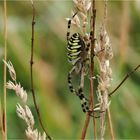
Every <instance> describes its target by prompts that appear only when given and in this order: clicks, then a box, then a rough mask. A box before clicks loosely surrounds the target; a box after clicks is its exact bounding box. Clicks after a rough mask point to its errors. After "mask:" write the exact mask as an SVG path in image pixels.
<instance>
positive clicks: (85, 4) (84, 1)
mask: <svg viewBox="0 0 140 140" xmlns="http://www.w3.org/2000/svg"><path fill="white" fill-rule="evenodd" d="M73 2H74V4H75V7H76V8H77V9H78V10H79V11H80V12H82V13H86V12H87V11H88V10H89V9H90V7H91V1H90V0H73Z"/></svg>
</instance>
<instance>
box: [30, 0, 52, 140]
mask: <svg viewBox="0 0 140 140" xmlns="http://www.w3.org/2000/svg"><path fill="white" fill-rule="evenodd" d="M31 4H32V11H33V17H32V38H31V59H30V73H31V91H32V96H33V102H34V105H35V109H36V112H37V115H38V119H39V122H40V125H41V127H42V129H43V130H44V132H45V133H46V135H47V138H48V139H49V140H51V139H52V138H51V137H50V136H49V134H48V132H47V130H46V129H45V127H44V125H43V122H42V119H41V115H40V111H39V108H38V106H37V101H36V96H35V90H34V83H33V63H34V62H33V60H34V57H33V56H34V25H35V7H34V3H33V1H32V0H31Z"/></svg>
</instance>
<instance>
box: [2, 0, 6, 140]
mask: <svg viewBox="0 0 140 140" xmlns="http://www.w3.org/2000/svg"><path fill="white" fill-rule="evenodd" d="M4 60H5V61H6V60H7V3H6V0H4ZM6 105H7V103H6V64H5V63H4V108H3V134H4V136H3V139H4V140H7V118H6Z"/></svg>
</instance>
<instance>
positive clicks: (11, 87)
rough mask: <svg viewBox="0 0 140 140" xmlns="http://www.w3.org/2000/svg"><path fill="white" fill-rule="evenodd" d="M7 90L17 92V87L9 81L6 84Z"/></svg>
mask: <svg viewBox="0 0 140 140" xmlns="http://www.w3.org/2000/svg"><path fill="white" fill-rule="evenodd" d="M6 88H8V89H12V90H15V89H16V85H15V84H14V83H13V82H12V81H8V82H7V84H6Z"/></svg>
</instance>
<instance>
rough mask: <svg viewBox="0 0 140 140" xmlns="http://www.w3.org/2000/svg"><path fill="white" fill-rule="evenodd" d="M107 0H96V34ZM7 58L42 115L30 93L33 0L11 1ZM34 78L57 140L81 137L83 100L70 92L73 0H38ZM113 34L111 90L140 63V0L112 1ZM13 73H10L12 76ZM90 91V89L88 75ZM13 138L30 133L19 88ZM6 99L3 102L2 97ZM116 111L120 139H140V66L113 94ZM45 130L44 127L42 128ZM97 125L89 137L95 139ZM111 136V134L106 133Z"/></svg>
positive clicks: (12, 104) (11, 99) (11, 109)
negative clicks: (22, 113) (19, 111)
mask: <svg viewBox="0 0 140 140" xmlns="http://www.w3.org/2000/svg"><path fill="white" fill-rule="evenodd" d="M103 4H104V3H103V1H97V3H96V9H97V21H96V27H97V28H96V34H97V35H98V34H99V28H100V26H101V20H102V19H103V7H104V5H103ZM7 9H8V12H7V15H8V16H7V18H8V60H10V61H11V62H12V63H13V65H14V68H15V70H16V73H17V79H18V81H19V82H20V83H21V84H22V85H23V87H24V89H26V90H27V92H28V96H29V98H28V100H29V101H28V105H29V106H30V107H31V110H32V111H33V114H34V117H35V119H36V127H37V128H39V123H38V120H37V115H36V112H35V108H34V105H33V101H32V96H31V92H30V63H29V62H30V49H31V21H32V8H31V4H30V1H27V0H24V1H22V0H19V1H16V0H15V1H14V0H9V1H7ZM35 9H36V24H35V51H34V55H35V58H34V62H35V63H34V66H33V67H34V83H35V91H36V97H37V102H38V105H39V108H40V112H41V116H42V119H43V122H44V125H45V127H46V128H47V129H48V131H49V134H50V135H51V136H52V137H54V138H55V139H56V138H57V139H62V138H63V139H70V138H72V139H74V138H79V137H80V135H81V132H82V127H83V124H84V120H85V114H84V113H83V112H82V109H81V107H80V102H79V99H77V98H76V97H75V96H73V95H71V94H70V92H69V89H68V84H67V73H68V71H69V70H70V68H71V65H70V64H69V63H68V61H67V56H66V32H67V21H66V20H65V18H66V17H70V15H71V10H72V9H73V5H72V1H70V0H44V1H42V0H36V1H35ZM3 23H4V22H3V1H0V98H1V99H2V98H3V62H2V59H3V50H4V48H3V44H4V36H3V27H4V25H3ZM107 28H108V33H109V36H110V39H111V42H112V46H113V51H114V57H113V60H112V63H111V65H112V69H113V81H112V88H111V89H110V91H112V90H113V89H114V88H115V87H116V85H117V84H118V83H119V82H120V81H121V79H122V78H123V77H124V75H125V74H126V73H127V72H128V71H131V70H132V69H133V68H134V67H135V66H136V65H137V64H139V63H140V61H139V60H140V1H139V0H137V1H136V0H133V1H124V0H122V1H118V0H117V1H116V0H115V1H114V0H111V1H109V2H108V21H107ZM8 79H9V77H7V81H8ZM85 91H86V94H87V96H88V94H89V80H88V78H87V79H86V83H85ZM7 92H8V93H7V119H8V120H7V126H8V138H9V139H19V138H25V134H24V133H23V131H24V130H25V127H26V126H25V124H24V121H22V120H21V119H20V118H18V117H17V115H16V112H15V110H16V102H19V100H18V98H17V96H16V95H15V93H14V92H11V91H9V90H8V91H7ZM2 102H3V101H2ZM111 113H112V121H113V126H114V132H115V137H116V139H130V138H131V139H139V138H140V134H139V132H140V119H139V118H140V71H139V70H138V71H137V72H136V73H135V74H133V76H131V77H130V78H129V79H128V80H127V82H125V83H124V84H123V86H122V87H121V88H120V89H119V90H118V91H117V92H116V93H115V94H114V95H113V96H112V98H111ZM40 130H41V129H40ZM92 130H93V129H92V126H90V127H89V129H88V133H87V138H93V134H92ZM106 138H109V134H108V133H106Z"/></svg>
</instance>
